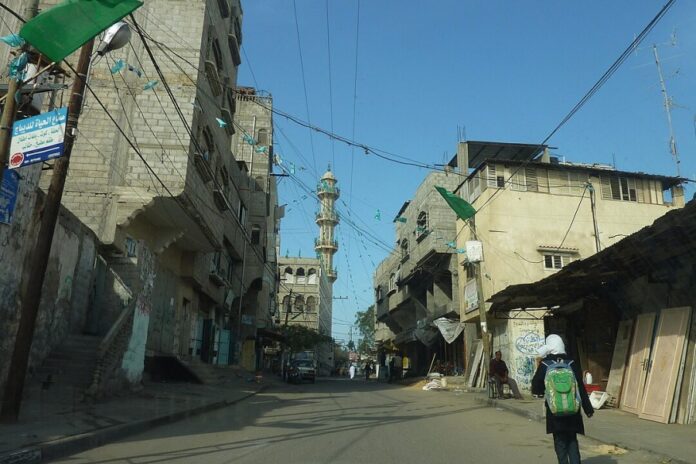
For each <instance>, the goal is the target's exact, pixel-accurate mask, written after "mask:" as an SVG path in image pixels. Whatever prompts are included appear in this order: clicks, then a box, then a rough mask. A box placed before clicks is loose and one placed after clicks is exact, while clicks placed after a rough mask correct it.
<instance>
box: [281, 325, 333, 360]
mask: <svg viewBox="0 0 696 464" xmlns="http://www.w3.org/2000/svg"><path fill="white" fill-rule="evenodd" d="M282 332H283V335H284V336H285V344H286V345H287V346H288V348H290V351H292V352H295V353H297V352H299V351H305V350H312V349H314V348H315V347H316V346H317V345H319V344H321V343H330V342H333V338H331V337H329V336H328V335H323V334H320V333H319V332H317V331H316V330H314V329H312V328H310V327H305V326H303V325H288V326H285V327H283V329H282Z"/></svg>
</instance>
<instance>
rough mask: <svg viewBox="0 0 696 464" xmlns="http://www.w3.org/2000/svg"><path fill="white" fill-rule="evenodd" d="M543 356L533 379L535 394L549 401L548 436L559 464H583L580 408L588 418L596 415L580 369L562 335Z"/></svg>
mask: <svg viewBox="0 0 696 464" xmlns="http://www.w3.org/2000/svg"><path fill="white" fill-rule="evenodd" d="M539 355H540V356H541V357H542V358H543V359H542V360H541V363H540V364H539V367H538V368H537V371H536V373H535V374H534V378H532V394H534V395H544V398H545V400H546V401H545V404H546V433H551V434H553V445H554V449H555V450H556V456H558V463H559V464H580V448H579V446H578V437H577V434H578V433H581V434H583V435H584V434H585V426H584V424H583V422H582V416H581V415H580V408H581V407H582V409H583V410H584V411H585V414H586V415H587V417H592V415H593V414H594V409H593V408H592V404H591V403H590V398H589V397H588V396H587V391H585V385H584V384H583V383H582V373H581V372H580V366H578V365H577V363H576V362H575V361H574V360H572V359H571V358H570V357H569V356H568V355H567V354H566V349H565V344H564V343H563V340H562V339H561V337H559V336H558V335H549V336H548V337H546V344H545V345H544V346H543V347H541V349H540V350H539Z"/></svg>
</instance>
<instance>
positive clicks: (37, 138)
mask: <svg viewBox="0 0 696 464" xmlns="http://www.w3.org/2000/svg"><path fill="white" fill-rule="evenodd" d="M67 119H68V109H67V108H59V109H57V110H54V111H50V112H48V113H43V114H40V115H38V116H33V117H31V118H26V119H21V120H19V121H17V122H15V123H14V125H13V126H12V143H11V145H10V163H9V168H10V169H16V168H21V167H22V166H27V165H29V164H34V163H40V162H42V161H46V160H49V159H53V158H58V157H59V156H61V155H62V154H63V140H64V137H65V123H66V121H67Z"/></svg>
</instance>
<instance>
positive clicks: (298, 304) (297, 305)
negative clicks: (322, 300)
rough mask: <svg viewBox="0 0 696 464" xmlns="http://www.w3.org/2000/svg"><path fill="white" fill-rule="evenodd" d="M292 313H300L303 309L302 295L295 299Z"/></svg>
mask: <svg viewBox="0 0 696 464" xmlns="http://www.w3.org/2000/svg"><path fill="white" fill-rule="evenodd" d="M293 306H294V307H293V309H292V310H293V311H294V312H297V313H301V312H303V311H304V309H305V301H304V296H302V295H297V296H296V297H295V304H294V305H293Z"/></svg>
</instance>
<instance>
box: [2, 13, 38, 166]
mask: <svg viewBox="0 0 696 464" xmlns="http://www.w3.org/2000/svg"><path fill="white" fill-rule="evenodd" d="M38 13H39V0H29V4H28V5H27V7H26V8H25V9H24V17H25V18H26V19H27V20H29V19H31V18H33V17H34V16H36V15H37V14H38ZM21 89H22V83H21V82H20V80H19V79H10V81H9V82H8V85H7V96H6V97H5V105H4V107H3V110H2V116H0V179H2V178H3V175H4V173H5V169H6V168H7V163H8V161H9V159H10V142H11V141H12V124H13V123H14V120H15V117H16V116H17V100H15V98H16V95H17V92H20V91H21Z"/></svg>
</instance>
